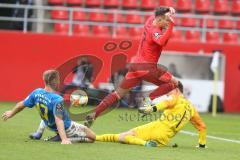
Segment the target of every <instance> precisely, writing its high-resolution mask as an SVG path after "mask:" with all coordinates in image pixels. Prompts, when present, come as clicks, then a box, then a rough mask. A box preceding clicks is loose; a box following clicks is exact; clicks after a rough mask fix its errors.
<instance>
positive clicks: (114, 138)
mask: <svg viewBox="0 0 240 160" xmlns="http://www.w3.org/2000/svg"><path fill="white" fill-rule="evenodd" d="M96 141H101V142H118V141H119V134H103V135H99V136H98V135H97V136H96Z"/></svg>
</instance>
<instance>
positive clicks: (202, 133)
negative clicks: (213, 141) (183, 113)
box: [190, 109, 207, 148]
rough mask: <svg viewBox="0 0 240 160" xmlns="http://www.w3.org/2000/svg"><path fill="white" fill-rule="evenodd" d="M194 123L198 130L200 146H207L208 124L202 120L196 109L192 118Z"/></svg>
mask: <svg viewBox="0 0 240 160" xmlns="http://www.w3.org/2000/svg"><path fill="white" fill-rule="evenodd" d="M190 121H191V123H192V125H193V126H194V127H195V128H196V129H197V130H198V134H199V138H198V144H199V145H198V147H199V148H206V136H207V129H206V125H205V124H204V122H203V121H202V118H201V117H200V115H199V113H198V112H197V111H196V109H194V115H193V117H192V118H191V120H190Z"/></svg>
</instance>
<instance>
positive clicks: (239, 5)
mask: <svg viewBox="0 0 240 160" xmlns="http://www.w3.org/2000/svg"><path fill="white" fill-rule="evenodd" d="M232 14H240V0H233V1H232Z"/></svg>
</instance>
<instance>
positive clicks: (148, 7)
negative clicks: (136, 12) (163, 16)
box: [141, 0, 157, 10]
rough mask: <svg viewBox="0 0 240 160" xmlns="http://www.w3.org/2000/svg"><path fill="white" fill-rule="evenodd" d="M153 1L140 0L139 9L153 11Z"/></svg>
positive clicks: (154, 2)
mask: <svg viewBox="0 0 240 160" xmlns="http://www.w3.org/2000/svg"><path fill="white" fill-rule="evenodd" d="M156 6H157V5H156V1H155V0H142V1H141V8H142V9H144V10H153V9H154V8H155V7H156Z"/></svg>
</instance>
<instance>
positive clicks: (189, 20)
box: [180, 17, 197, 27]
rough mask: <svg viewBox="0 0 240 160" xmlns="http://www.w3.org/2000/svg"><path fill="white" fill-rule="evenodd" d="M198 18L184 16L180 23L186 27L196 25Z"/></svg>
mask: <svg viewBox="0 0 240 160" xmlns="http://www.w3.org/2000/svg"><path fill="white" fill-rule="evenodd" d="M196 24H197V20H196V19H195V18H188V17H184V18H181V21H180V25H181V26H185V27H195V26H196Z"/></svg>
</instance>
